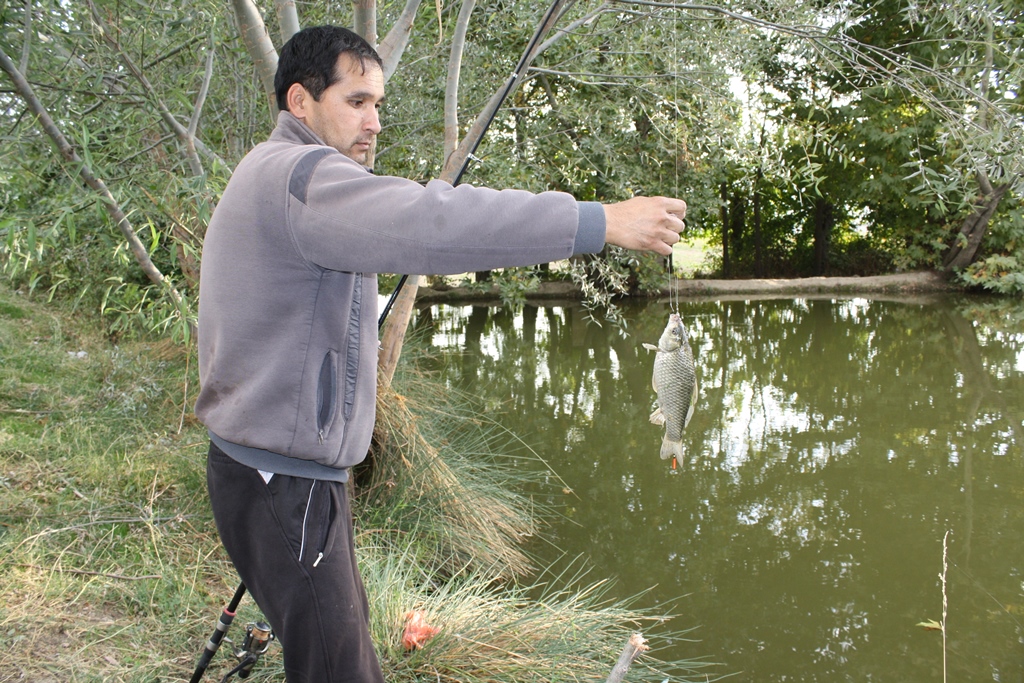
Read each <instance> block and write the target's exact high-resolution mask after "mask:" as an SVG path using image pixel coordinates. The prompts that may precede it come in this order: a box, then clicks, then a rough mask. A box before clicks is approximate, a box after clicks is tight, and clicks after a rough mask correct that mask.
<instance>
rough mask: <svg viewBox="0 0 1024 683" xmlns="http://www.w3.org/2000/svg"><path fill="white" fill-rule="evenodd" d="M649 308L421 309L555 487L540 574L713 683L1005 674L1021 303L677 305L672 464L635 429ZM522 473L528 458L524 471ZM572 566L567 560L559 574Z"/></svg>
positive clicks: (432, 332) (1020, 398)
mask: <svg viewBox="0 0 1024 683" xmlns="http://www.w3.org/2000/svg"><path fill="white" fill-rule="evenodd" d="M669 312H670V311H669V308H668V306H667V304H664V303H656V302H652V303H647V304H644V305H635V306H630V307H628V308H627V309H626V317H627V319H628V329H627V330H626V333H625V334H623V333H622V332H621V331H620V330H617V329H615V328H613V327H611V326H609V325H604V326H597V325H594V324H588V323H587V321H586V319H585V313H584V312H583V310H582V309H580V308H579V307H577V306H574V305H571V304H569V305H551V306H544V307H534V306H526V307H525V308H524V310H523V311H522V312H520V313H516V314H514V313H511V312H509V311H507V310H505V309H501V308H487V307H472V306H450V305H439V306H434V307H431V308H428V309H424V310H421V311H420V312H419V313H418V314H417V318H416V320H415V326H416V328H417V329H418V331H419V332H420V334H421V336H422V338H424V339H425V340H427V343H428V344H429V345H430V346H431V347H432V350H433V352H434V353H435V354H436V356H435V360H434V361H433V362H435V363H436V368H437V369H438V371H439V372H440V373H441V375H442V377H443V378H444V381H446V382H447V383H449V385H450V386H452V387H457V388H459V389H462V390H466V391H469V392H471V393H472V394H474V395H476V396H477V397H478V398H479V399H480V401H481V402H482V406H483V408H484V410H485V411H486V412H487V414H488V416H489V417H492V418H494V419H495V420H496V421H498V422H499V423H501V424H502V425H504V426H505V427H507V428H508V429H509V430H511V431H512V432H514V433H515V434H517V435H519V436H521V437H522V438H523V440H524V441H525V442H526V443H527V444H529V446H530V447H531V448H532V449H533V450H534V451H536V454H537V455H538V456H539V457H540V458H542V459H543V460H545V461H546V462H547V463H548V464H549V465H550V467H551V468H552V469H553V470H554V471H555V472H556V473H557V475H558V480H557V481H552V485H551V486H550V487H549V488H546V489H544V490H539V491H536V492H533V493H534V494H535V495H536V496H537V497H538V499H539V500H542V501H543V502H544V503H546V504H548V505H551V506H553V507H554V508H555V509H556V510H557V512H558V513H559V515H560V517H559V518H557V519H555V520H554V522H553V524H552V525H551V526H549V527H547V528H546V530H545V533H544V534H543V537H540V538H537V539H534V540H533V541H531V544H530V548H529V549H530V551H531V552H532V553H533V554H534V555H535V556H537V557H538V558H539V562H540V563H541V564H542V565H550V566H551V567H555V568H557V567H559V566H560V565H563V564H565V563H568V562H570V559H571V558H578V557H579V558H585V560H586V562H587V564H588V566H589V567H590V568H591V569H590V573H589V574H588V575H587V579H588V580H590V581H596V580H601V579H606V578H607V579H611V580H612V581H614V590H613V596H614V597H628V596H633V595H636V594H638V593H641V592H643V595H642V596H641V597H640V598H639V599H638V604H639V605H644V606H649V607H655V608H658V609H664V610H669V611H671V613H673V614H675V615H678V616H676V618H675V619H673V621H672V623H671V624H669V625H667V626H665V627H664V629H665V632H666V633H668V632H669V631H678V630H681V629H686V628H692V629H693V630H692V631H691V632H690V633H689V634H688V636H687V637H688V638H689V639H690V640H682V639H678V638H675V639H673V638H669V637H661V636H660V635H659V629H658V627H654V628H653V629H649V630H647V631H646V632H645V636H647V637H648V638H649V640H650V644H651V645H652V647H653V650H654V655H655V656H660V657H662V658H695V657H705V658H707V659H708V660H711V661H714V662H717V663H718V666H716V667H715V669H714V670H715V671H716V672H717V673H718V674H719V675H731V680H736V681H757V682H768V681H780V682H781V681H802V682H807V681H821V682H826V681H827V682H829V683H832V682H835V681H900V682H904V681H942V680H943V678H942V676H943V641H942V634H941V632H939V631H935V630H929V629H927V628H925V627H924V626H921V625H919V624H921V623H924V622H928V621H929V620H933V621H935V622H939V621H941V620H942V617H943V588H942V581H941V579H940V574H942V573H943V539H944V537H946V535H947V532H948V534H949V535H948V543H947V547H948V554H947V559H946V570H945V575H946V587H945V594H946V595H945V597H946V600H947V605H948V606H947V617H946V631H947V639H946V646H945V656H946V666H947V677H948V680H949V681H1015V682H1019V681H1024V453H1022V448H1021V444H1022V438H1024V305H1022V304H1020V303H1019V302H1005V301H1000V300H992V299H982V298H978V299H975V298H963V297H960V298H946V297H921V298H902V299H889V300H883V299H865V298H846V299H832V298H823V299H814V298H810V299H809V298H803V299H760V300H757V299H749V300H703V301H684V302H682V303H681V304H680V305H679V312H680V313H681V314H682V316H683V321H684V323H685V325H686V326H687V328H688V330H689V334H690V344H691V346H692V348H693V351H694V354H695V356H696V358H697V374H698V379H699V384H700V397H699V401H698V403H697V410H696V413H695V415H694V417H693V421H692V422H691V423H690V425H689V427H688V428H687V430H686V431H685V433H684V437H683V445H684V449H685V453H686V456H685V458H684V459H683V461H681V462H679V463H678V466H677V468H675V469H673V468H672V466H671V463H670V462H666V461H663V460H661V459H660V458H659V457H658V451H659V444H660V442H661V435H662V430H661V429H660V428H658V427H656V426H654V425H652V424H650V422H649V420H648V417H649V415H650V413H651V410H652V408H653V407H654V393H653V391H652V389H651V371H652V367H653V355H652V354H651V353H649V352H648V351H646V350H644V349H643V348H642V346H641V344H642V342H650V343H655V342H656V341H657V339H658V336H659V334H660V333H661V330H662V329H663V327H664V325H665V321H666V320H667V317H668V314H669ZM523 466H526V465H523ZM567 558H570V559H567Z"/></svg>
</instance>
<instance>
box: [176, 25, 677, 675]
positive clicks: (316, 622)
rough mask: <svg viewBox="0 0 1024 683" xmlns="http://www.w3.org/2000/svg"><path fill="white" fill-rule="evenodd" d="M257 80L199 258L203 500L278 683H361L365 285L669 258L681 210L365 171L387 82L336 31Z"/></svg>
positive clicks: (372, 327)
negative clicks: (262, 624) (249, 115)
mask: <svg viewBox="0 0 1024 683" xmlns="http://www.w3.org/2000/svg"><path fill="white" fill-rule="evenodd" d="M274 85H275V90H276V94H277V100H278V107H279V108H280V110H281V114H280V115H279V117H278V121H277V127H276V128H275V130H274V132H273V134H272V135H271V136H270V139H269V140H268V141H266V142H264V143H262V144H260V145H257V146H256V147H255V148H254V149H253V150H252V151H251V152H250V153H249V154H248V155H247V156H246V157H245V158H244V159H243V160H242V161H241V163H240V164H239V165H238V167H237V169H236V170H235V172H234V175H233V176H232V178H231V180H230V182H229V183H228V186H227V188H226V189H225V191H224V195H223V197H222V198H221V200H220V202H219V205H218V207H217V210H216V212H215V213H214V216H213V218H212V219H211V221H210V225H209V229H208V231H207V234H206V239H205V244H204V247H203V263H202V273H201V286H200V295H199V330H200V331H199V372H200V380H201V382H202V389H201V391H200V394H199V398H198V400H197V402H196V415H197V416H198V417H199V418H200V419H201V420H202V421H203V423H204V424H205V425H206V426H207V427H208V429H209V432H210V439H211V444H210V452H209V460H208V464H207V481H208V485H209V492H210V501H211V505H212V507H213V513H214V518H215V520H216V523H217V530H218V532H219V533H220V536H221V539H222V541H223V542H224V546H225V547H226V548H227V551H228V554H229V555H230V556H231V559H232V562H234V564H235V567H236V568H237V570H238V573H239V575H240V576H241V578H242V581H243V582H244V583H245V585H246V586H247V587H248V589H249V590H250V592H251V593H252V595H253V597H254V599H255V600H256V602H257V604H258V605H259V606H260V608H261V609H262V610H263V612H264V614H265V615H266V617H267V619H268V620H269V622H270V624H271V625H272V626H273V628H274V630H275V632H276V634H277V637H278V640H279V641H280V642H281V645H282V647H283V650H284V663H285V671H286V675H287V678H288V681H289V682H290V683H299V682H303V683H338V682H341V681H352V682H355V681H359V682H360V683H365V682H367V681H374V682H378V681H383V677H382V675H381V670H380V666H379V664H378V662H377V657H376V654H375V653H374V650H373V645H372V643H371V642H370V635H369V628H368V622H369V614H368V608H367V600H366V594H365V592H364V590H363V585H362V581H361V579H360V577H359V572H358V569H357V568H356V562H355V557H354V549H353V543H352V526H351V515H350V512H349V507H348V500H347V498H346V492H345V487H344V482H345V481H346V480H347V478H348V469H349V468H350V467H352V466H353V465H355V464H357V463H358V462H360V461H361V460H362V459H363V458H364V457H365V455H366V452H367V449H368V448H369V445H370V437H371V434H372V431H373V425H374V409H375V396H376V394H375V392H376V369H377V351H378V340H377V280H376V277H377V276H376V273H378V272H390V273H415V274H445V273H460V272H466V271H477V270H487V269H490V268H498V267H507V266H517V265H531V264H536V263H544V262H548V261H554V260H558V259H563V258H567V257H569V256H571V255H573V254H579V253H588V252H596V251H599V250H600V249H601V248H602V246H603V245H604V244H605V242H607V243H610V244H616V245H619V246H622V247H625V248H629V249H637V250H649V251H654V252H657V253H659V254H669V253H670V251H671V245H672V244H673V243H675V242H676V241H678V239H679V231H680V230H681V229H682V225H683V223H682V219H683V217H684V216H685V213H686V204H685V203H684V202H682V201H681V200H677V199H667V198H634V199H631V200H628V201H625V202H621V203H617V204H609V205H607V206H602V205H601V204H598V203H594V202H577V201H576V200H574V199H573V198H572V197H571V196H569V195H567V194H563V193H556V192H548V193H541V194H536V195H534V194H530V193H527V192H521V191H516V190H503V191H496V190H491V189H487V188H475V187H471V186H467V185H462V186H460V187H452V186H451V185H448V184H447V183H443V182H440V181H434V182H431V183H428V184H427V185H426V186H425V187H424V186H421V185H420V184H419V183H416V182H413V181H411V180H406V179H402V178H394V177H386V176H375V175H373V174H371V173H370V172H369V171H368V170H367V169H366V168H364V167H363V164H364V163H365V162H366V160H367V156H368V154H369V150H370V146H371V145H372V143H373V141H374V139H375V137H376V135H377V134H378V133H379V132H380V130H381V126H380V120H379V118H378V110H379V108H380V106H381V104H382V103H383V101H384V74H383V70H382V67H381V61H380V58H379V57H378V56H377V54H376V52H375V51H374V50H373V48H372V47H371V46H370V45H369V44H368V43H366V42H365V41H364V40H363V39H362V38H360V37H359V36H357V35H356V34H354V33H352V32H351V31H348V30H346V29H342V28H336V27H327V26H323V27H315V28H310V29H306V30H304V31H301V32H299V33H297V34H296V35H295V36H294V37H293V38H292V39H291V40H289V41H288V43H287V44H285V46H284V47H283V48H282V50H281V57H280V61H279V64H278V71H277V77H276V79H275V84H274Z"/></svg>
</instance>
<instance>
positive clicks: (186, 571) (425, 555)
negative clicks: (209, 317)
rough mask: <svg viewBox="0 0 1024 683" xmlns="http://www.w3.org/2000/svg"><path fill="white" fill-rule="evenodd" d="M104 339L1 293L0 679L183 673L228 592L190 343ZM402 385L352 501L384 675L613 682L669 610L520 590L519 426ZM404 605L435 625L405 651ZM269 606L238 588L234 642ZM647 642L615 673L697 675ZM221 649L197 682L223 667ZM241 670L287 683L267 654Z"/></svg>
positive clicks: (596, 595)
mask: <svg viewBox="0 0 1024 683" xmlns="http://www.w3.org/2000/svg"><path fill="white" fill-rule="evenodd" d="M99 330H100V326H99V325H98V324H97V321H95V320H90V319H88V318H87V317H84V316H80V315H74V314H71V313H68V312H65V311H61V310H59V309H58V308H57V307H55V306H47V305H43V304H42V303H40V302H38V301H33V300H30V299H29V298H28V297H27V296H24V295H21V294H18V293H14V292H11V291H10V290H8V289H6V288H5V287H3V286H0V357H2V358H3V363H2V366H0V681H38V682H49V681H54V682H57V681H60V682H62V683H64V682H69V681H71V682H74V681H180V680H187V679H188V678H189V676H190V675H191V673H192V670H193V668H194V666H195V659H196V657H197V656H198V654H199V652H200V650H201V649H202V645H203V643H204V642H205V640H206V638H207V637H208V636H209V633H210V631H211V629H212V627H213V622H214V620H215V618H216V616H217V614H218V613H219V611H220V609H221V608H222V607H223V604H224V603H225V602H226V601H227V599H228V598H229V597H230V595H231V593H232V591H233V590H234V588H235V586H236V584H237V578H236V576H235V574H234V572H233V569H232V567H231V564H230V562H229V561H228V559H227V557H226V555H225V554H224V552H223V550H222V549H221V547H220V544H219V541H218V539H217V537H216V532H215V530H214V527H213V523H212V519H211V516H210V513H209V506H208V501H207V500H206V489H205V482H204V476H205V449H206V443H207V442H206V438H205V431H204V430H203V429H202V427H201V425H199V424H197V423H196V422H195V420H194V418H193V417H192V416H191V405H192V403H193V401H194V400H195V393H196V389H197V380H196V372H195V358H194V355H192V353H191V352H190V351H189V350H187V349H184V348H182V347H178V346H174V345H171V344H169V343H167V342H163V341H158V340H155V341H134V342H124V343H118V344H115V343H112V342H111V341H110V340H109V339H108V338H107V337H106V336H104V335H103V334H102V333H101V332H100V331H99ZM405 382H406V383H405V384H402V385H399V391H400V392H402V393H401V394H395V395H389V396H388V398H389V403H388V404H389V406H391V407H389V408H387V409H386V410H385V411H383V412H382V420H381V422H382V427H381V429H380V430H379V432H378V435H377V440H376V444H377V445H376V449H375V457H376V464H375V465H374V468H373V470H372V471H367V472H363V473H362V475H361V482H362V487H363V488H361V489H360V490H359V491H358V497H357V505H356V509H357V513H356V515H357V532H358V533H357V539H358V543H359V545H360V562H361V567H362V571H363V574H364V579H365V581H366V584H367V588H368V592H369V593H370V598H371V602H372V608H373V627H374V637H375V640H376V642H377V645H378V650H379V653H380V655H381V659H382V663H383V666H384V667H385V673H386V677H387V679H388V680H389V681H417V680H431V681H465V682H466V683H470V682H472V681H493V682H495V683H503V682H505V681H575V680H595V679H601V680H603V678H604V676H606V675H607V673H608V671H609V670H610V669H611V666H612V665H613V664H614V662H615V659H616V657H617V655H618V652H619V650H621V648H622V646H623V644H624V643H625V641H626V638H627V637H628V635H629V634H630V633H631V632H633V631H634V630H637V629H640V630H646V629H647V628H648V627H649V626H650V625H651V624H652V622H659V621H660V620H661V619H660V617H659V616H658V615H650V614H645V613H643V612H642V611H641V610H638V609H635V608H634V607H633V606H631V605H624V604H609V603H608V602H607V601H605V600H604V599H603V597H602V591H601V585H600V583H597V584H587V585H581V582H579V581H576V582H574V585H575V587H573V588H566V587H564V586H562V585H559V584H562V583H563V582H561V581H556V582H553V584H552V588H551V589H550V590H549V591H548V592H547V594H546V595H547V597H545V598H544V599H541V600H529V599H527V598H526V597H524V596H525V595H527V594H532V591H530V590H529V588H528V587H522V586H519V584H518V583H517V581H516V580H515V579H513V578H511V577H512V576H514V575H516V574H518V573H521V571H522V569H523V568H524V567H525V565H526V564H527V563H528V559H527V558H524V557H522V556H521V555H520V554H519V553H518V552H517V551H516V549H515V547H514V544H515V538H516V536H517V535H518V534H522V533H532V532H533V531H534V530H535V527H536V525H537V523H538V520H536V519H535V518H534V517H532V512H531V502H530V501H529V500H524V499H521V498H519V497H518V496H517V495H516V494H514V493H512V492H510V491H509V490H508V488H507V487H503V485H502V484H501V482H502V481H503V480H507V479H508V478H509V477H510V476H514V475H512V471H513V469H514V468H511V467H509V466H508V461H507V460H505V459H503V458H505V457H506V456H504V455H503V454H502V453H500V452H495V451H500V450H502V449H503V448H504V447H505V446H506V445H508V444H509V443H511V442H514V439H510V438H509V437H508V435H501V432H500V430H491V429H490V428H489V426H488V425H487V424H486V422H483V421H481V420H479V419H476V418H475V417H474V415H473V413H472V411H466V412H460V411H459V410H456V409H453V408H452V406H451V405H450V403H449V402H448V401H447V400H445V401H441V402H440V404H439V403H438V402H437V400H436V396H435V397H434V398H429V397H428V398H427V399H426V403H432V404H433V406H434V407H433V408H429V409H427V408H423V405H424V404H423V403H421V404H417V401H416V400H415V396H417V395H422V394H423V392H427V394H429V393H430V392H432V391H436V387H433V388H431V387H430V383H429V381H426V380H423V379H422V378H415V379H414V378H407V379H406V380H405ZM417 387H418V388H417ZM424 387H426V388H424ZM417 405H419V406H420V407H417ZM438 405H443V406H444V409H443V410H439V409H437V406H438ZM495 434H497V435H498V436H495ZM435 444H442V445H435ZM479 453H484V454H483V455H479ZM471 454H472V455H471ZM508 457H520V456H508ZM503 463H504V464H503ZM510 520H511V521H510ZM485 551H486V552H485ZM410 609H421V610H423V611H424V612H425V613H426V614H427V617H428V620H429V621H431V623H432V624H434V625H435V626H438V627H439V628H440V629H441V631H440V634H439V635H438V636H437V637H436V638H435V639H434V640H432V641H431V642H430V643H429V644H428V645H427V647H425V648H424V649H422V650H417V651H415V652H412V653H407V652H405V651H404V650H403V649H402V647H401V632H402V625H403V619H404V615H405V613H406V612H407V611H408V610H410ZM259 616H260V615H259V613H258V611H257V610H256V608H255V606H254V605H253V604H252V602H251V601H250V600H248V599H246V600H245V601H243V607H242V609H241V610H240V614H239V617H238V620H237V621H236V624H239V623H240V624H241V626H236V627H234V629H233V635H234V636H235V637H236V640H240V635H241V634H242V632H243V629H244V624H245V623H246V622H248V621H252V620H254V619H256V618H258V617H259ZM654 645H655V650H654V651H653V652H652V655H653V656H648V657H645V658H643V659H642V660H641V661H640V662H638V663H637V664H635V665H634V667H633V669H632V670H631V671H630V674H629V677H628V679H627V680H629V681H643V680H649V681H663V680H665V679H671V680H684V679H686V677H687V676H694V677H695V678H699V680H704V675H703V674H702V673H698V671H699V667H698V666H697V665H696V664H694V663H687V662H659V661H658V660H657V658H656V655H657V651H656V643H654ZM229 649H230V647H229V646H228V647H225V648H222V652H221V653H220V654H219V655H218V656H217V658H216V659H215V660H214V663H213V665H212V666H211V668H210V671H209V672H208V675H207V680H220V678H221V677H222V676H223V675H224V674H225V673H226V672H227V670H228V669H229V668H230V667H231V665H232V664H233V663H234V659H233V658H232V657H231V656H230V654H229V653H228V652H227V650H229ZM249 680H254V681H261V680H268V681H269V680H283V676H282V674H281V666H280V651H279V649H278V648H277V646H276V645H275V646H273V647H272V648H271V650H270V652H269V653H268V654H267V655H266V657H265V658H264V660H262V661H261V662H260V664H259V665H258V667H257V670H256V672H255V673H254V674H253V676H251V677H250V679H249Z"/></svg>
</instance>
